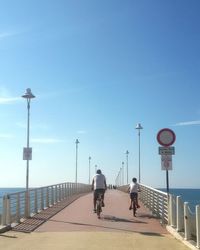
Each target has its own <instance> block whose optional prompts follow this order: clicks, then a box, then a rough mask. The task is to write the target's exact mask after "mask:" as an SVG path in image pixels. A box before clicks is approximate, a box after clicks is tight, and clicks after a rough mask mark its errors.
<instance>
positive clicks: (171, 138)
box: [157, 128, 176, 147]
mask: <svg viewBox="0 0 200 250" xmlns="http://www.w3.org/2000/svg"><path fill="white" fill-rule="evenodd" d="M175 140H176V135H175V133H174V131H172V130H171V129H169V128H163V129H161V130H160V131H159V132H158V134H157V141H158V143H159V144H160V145H162V146H164V147H169V146H171V145H172V144H173V143H174V142H175Z"/></svg>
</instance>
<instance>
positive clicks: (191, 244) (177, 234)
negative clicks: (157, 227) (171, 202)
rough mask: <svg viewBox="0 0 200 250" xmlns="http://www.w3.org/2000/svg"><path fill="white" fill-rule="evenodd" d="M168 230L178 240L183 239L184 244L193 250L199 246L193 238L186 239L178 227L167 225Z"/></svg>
mask: <svg viewBox="0 0 200 250" xmlns="http://www.w3.org/2000/svg"><path fill="white" fill-rule="evenodd" d="M166 229H167V231H168V232H169V233H170V234H172V235H173V236H174V237H175V238H176V239H177V240H179V241H181V242H182V243H183V244H185V245H186V246H187V247H189V248H190V249H192V250H197V249H198V248H197V247H196V246H195V242H194V241H193V240H190V241H188V240H187V241H186V240H185V239H184V237H182V236H181V235H180V234H179V233H178V232H177V231H176V229H174V228H173V227H171V226H168V225H167V226H166Z"/></svg>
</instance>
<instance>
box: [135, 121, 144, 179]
mask: <svg viewBox="0 0 200 250" xmlns="http://www.w3.org/2000/svg"><path fill="white" fill-rule="evenodd" d="M135 129H137V130H138V142H139V143H138V146H139V148H138V151H139V170H138V172H139V174H138V175H139V183H140V180H141V178H140V177H141V176H140V175H141V173H140V130H141V129H143V127H142V126H141V124H140V123H138V124H137V125H136V127H135Z"/></svg>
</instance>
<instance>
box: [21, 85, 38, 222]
mask: <svg viewBox="0 0 200 250" xmlns="http://www.w3.org/2000/svg"><path fill="white" fill-rule="evenodd" d="M22 97H23V98H25V99H26V100H27V111H28V116H27V145H26V148H24V152H23V155H24V157H23V159H24V160H26V204H25V215H26V217H28V216H29V215H30V200H29V160H31V159H32V148H29V136H30V135H29V124H30V102H31V99H32V98H35V96H34V95H33V94H32V92H31V89H30V88H28V89H26V93H25V94H24V95H22Z"/></svg>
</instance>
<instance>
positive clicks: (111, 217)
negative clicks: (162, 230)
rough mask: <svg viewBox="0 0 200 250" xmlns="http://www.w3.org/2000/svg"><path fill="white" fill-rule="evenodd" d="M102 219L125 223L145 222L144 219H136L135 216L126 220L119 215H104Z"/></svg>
mask: <svg viewBox="0 0 200 250" xmlns="http://www.w3.org/2000/svg"><path fill="white" fill-rule="evenodd" d="M103 219H104V220H107V221H112V222H127V223H143V224H147V223H146V222H144V221H140V220H138V219H137V218H136V217H135V218H134V219H131V220H127V219H124V218H119V217H116V216H112V215H104V216H103Z"/></svg>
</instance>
